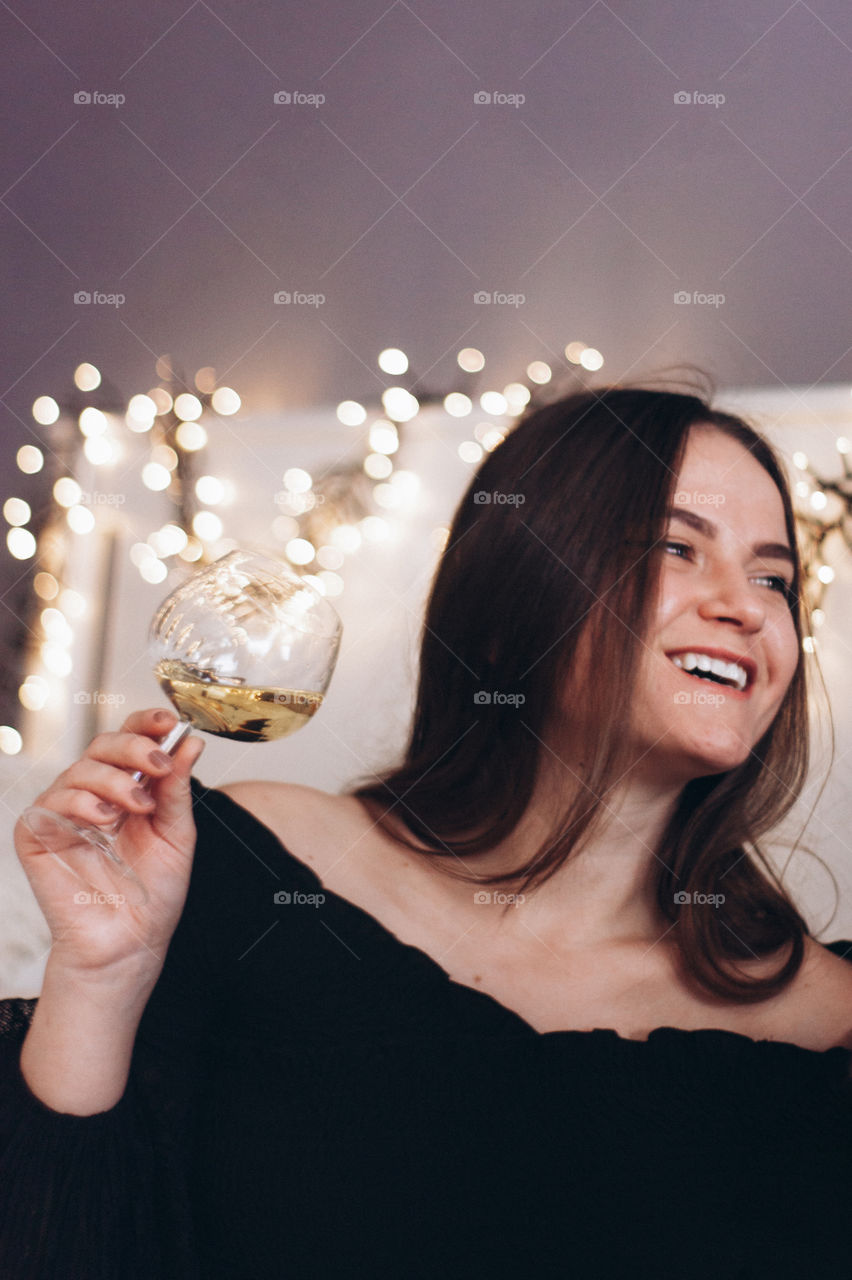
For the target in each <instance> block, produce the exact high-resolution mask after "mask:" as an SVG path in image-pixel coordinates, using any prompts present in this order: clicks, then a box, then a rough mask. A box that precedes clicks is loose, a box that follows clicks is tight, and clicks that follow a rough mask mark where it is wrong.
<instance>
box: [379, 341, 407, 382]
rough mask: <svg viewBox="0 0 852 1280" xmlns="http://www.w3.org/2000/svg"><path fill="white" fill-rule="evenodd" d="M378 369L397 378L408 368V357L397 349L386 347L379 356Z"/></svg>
mask: <svg viewBox="0 0 852 1280" xmlns="http://www.w3.org/2000/svg"><path fill="white" fill-rule="evenodd" d="M379 368H380V369H382V370H384V372H385V373H390V374H392V376H393V377H394V378H398V377H399V376H400V374H403V373H405V371H406V369H407V368H408V356H407V355H406V354H405V352H404V351H400V349H399V347H386V348H385V350H384V351H382V352H381V354H380V355H379Z"/></svg>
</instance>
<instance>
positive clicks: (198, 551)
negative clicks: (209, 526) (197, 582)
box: [178, 538, 204, 564]
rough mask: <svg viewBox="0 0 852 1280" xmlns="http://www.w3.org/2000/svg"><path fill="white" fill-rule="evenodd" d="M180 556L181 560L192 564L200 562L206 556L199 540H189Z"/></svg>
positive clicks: (179, 553)
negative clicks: (196, 561)
mask: <svg viewBox="0 0 852 1280" xmlns="http://www.w3.org/2000/svg"><path fill="white" fill-rule="evenodd" d="M178 555H179V556H180V558H181V560H186V561H187V562H188V563H190V564H192V563H193V561H195V560H200V559H201V557H202V556H203V555H204V547H203V546H202V544H201V543H200V542H199V540H198V538H188V539H187V543H186V546H185V547H184V549H183V551H179V552H178Z"/></svg>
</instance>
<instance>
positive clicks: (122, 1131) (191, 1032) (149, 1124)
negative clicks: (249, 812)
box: [0, 780, 228, 1280]
mask: <svg viewBox="0 0 852 1280" xmlns="http://www.w3.org/2000/svg"><path fill="white" fill-rule="evenodd" d="M203 795H204V789H203V788H202V787H201V786H200V784H198V783H197V782H196V781H195V780H193V801H194V812H195V819H196V827H197V831H198V838H197V844H196V852H195V860H194V864H193V871H192V876H191V879H190V886H189V892H188V894H187V900H186V903H185V905H184V910H183V913H182V915H181V919H180V921H179V922H178V926H177V928H176V930H175V933H174V935H173V937H172V941H171V944H170V946H169V950H168V952H167V955H166V960H165V963H164V966H163V970H162V973H161V974H160V978H159V980H158V982H157V985H156V986H155V988H154V990H153V991H152V993H151V996H150V999H149V1001H148V1004H147V1006H146V1008H145V1012H144V1014H143V1017H142V1021H141V1023H140V1026H139V1029H138V1032H137V1036H136V1041H135V1045H134V1052H133V1057H132V1063H131V1069H130V1075H129V1079H128V1084H127V1088H126V1089H125V1092H124V1094H123V1095H122V1097H121V1098H120V1099H119V1100H118V1102H117V1103H116V1104H115V1105H114V1106H113V1107H112V1108H111V1109H110V1110H108V1111H103V1112H100V1113H98V1114H96V1115H91V1116H76V1115H70V1114H66V1113H62V1112H58V1111H54V1110H52V1109H51V1108H49V1107H47V1106H45V1105H44V1104H43V1103H42V1102H41V1101H40V1100H39V1099H38V1098H36V1097H35V1095H34V1094H33V1093H32V1092H31V1091H30V1089H29V1088H28V1086H27V1083H26V1081H25V1080H24V1077H23V1075H22V1073H21V1070H20V1051H21V1046H22V1044H23V1041H24V1038H25V1036H26V1033H27V1030H28V1027H29V1023H30V1019H31V1017H32V1013H33V1011H34V1008H35V1003H36V1002H35V1001H32V1000H30V1001H26V1000H5V1001H0V1275H2V1276H3V1277H4V1280H72V1277H73V1278H74V1280H79V1277H82V1276H85V1277H87V1280H116V1277H117V1276H121V1277H122V1280H173V1277H176V1276H180V1277H181V1280H195V1278H196V1277H197V1276H198V1274H199V1272H198V1261H197V1253H196V1248H195V1242H194V1238H193V1225H192V1217H191V1212H190V1199H189V1188H188V1185H187V1181H188V1179H187V1167H188V1146H189V1140H190V1135H191V1131H192V1126H193V1124H194V1123H195V1122H196V1117H195V1101H194V1098H195V1088H194V1084H195V1082H196V1080H197V1073H198V1064H199V1058H200V1055H201V1053H202V1051H203V1045H204V1041H205V1036H206V1034H207V1033H208V1030H209V1027H210V1024H211V1022H212V1020H213V1019H214V1018H215V1010H216V1007H217V1003H218V999H217V982H216V978H217V972H216V931H217V928H218V927H219V926H220V925H221V921H220V919H218V918H217V913H216V907H217V901H218V902H220V903H221V902H227V897H228V895H227V893H224V894H223V892H222V886H221V884H220V883H219V881H218V875H217V872H218V871H219V870H220V869H221V861H222V860H221V859H220V858H217V852H216V848H215V847H211V844H212V845H214V846H215V844H216V843H217V841H216V840H215V837H212V836H211V830H210V823H209V819H207V818H206V812H205V808H204V804H203Z"/></svg>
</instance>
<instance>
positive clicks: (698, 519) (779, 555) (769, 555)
mask: <svg viewBox="0 0 852 1280" xmlns="http://www.w3.org/2000/svg"><path fill="white" fill-rule="evenodd" d="M667 515H668V518H669V519H670V520H680V521H681V523H682V524H688V525H689V527H690V528H691V529H696V530H697V531H698V533H703V534H704V536H705V537H706V538H715V537H716V525H715V524H714V523H713V521H712V520H706V519H705V518H704V516H699V515H697V514H696V513H695V512H694V511H688V510H687V509H686V508H685V507H670V508H669V510H668V512H667ZM752 551H753V552H754V554H755V555H756V556H759V557H760V558H761V560H786V561H787V562H788V564H791V565H795V563H796V560H795V557H794V555H793V552H792V551H791V550H790V548H789V547H788V546H787V544H786V543H784V542H759V543H757V544H756V545H755V546H753V547H752Z"/></svg>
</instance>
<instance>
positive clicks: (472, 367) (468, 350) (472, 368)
mask: <svg viewBox="0 0 852 1280" xmlns="http://www.w3.org/2000/svg"><path fill="white" fill-rule="evenodd" d="M456 360H457V361H458V363H459V366H460V368H462V369H464V371H465V373H479V370H480V369H484V368H485V356H484V355H483V354H482V352H481V351H477V349H476V347H463V348H462V350H461V351H460V352H459V353H458V355H457V356H456Z"/></svg>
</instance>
